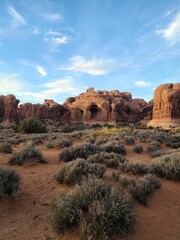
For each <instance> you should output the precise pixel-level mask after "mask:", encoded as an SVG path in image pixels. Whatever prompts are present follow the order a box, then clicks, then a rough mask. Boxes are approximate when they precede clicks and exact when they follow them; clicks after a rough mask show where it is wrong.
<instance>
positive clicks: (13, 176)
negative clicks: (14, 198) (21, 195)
mask: <svg viewBox="0 0 180 240" xmlns="http://www.w3.org/2000/svg"><path fill="white" fill-rule="evenodd" d="M20 183H21V177H20V175H19V174H18V173H17V172H16V171H15V170H13V169H10V168H3V167H0V196H3V195H5V194H8V195H12V194H14V193H15V192H16V191H17V190H18V189H19V187H20Z"/></svg>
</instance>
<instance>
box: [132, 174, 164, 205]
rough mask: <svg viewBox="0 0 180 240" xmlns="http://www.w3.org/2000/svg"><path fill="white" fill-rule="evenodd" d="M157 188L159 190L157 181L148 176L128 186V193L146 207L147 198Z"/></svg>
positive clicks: (153, 177) (159, 186) (159, 184)
mask: <svg viewBox="0 0 180 240" xmlns="http://www.w3.org/2000/svg"><path fill="white" fill-rule="evenodd" d="M159 188H161V183H160V181H159V179H158V178H156V177H155V176H153V175H150V174H148V175H145V176H144V177H142V178H141V179H138V180H136V181H134V182H133V183H132V184H130V186H129V192H130V194H131V195H132V196H133V198H134V199H135V200H137V201H138V202H140V203H142V204H143V205H145V206H146V205H147V203H148V200H149V198H150V197H151V196H152V194H153V193H154V192H155V191H156V190H157V189H159Z"/></svg>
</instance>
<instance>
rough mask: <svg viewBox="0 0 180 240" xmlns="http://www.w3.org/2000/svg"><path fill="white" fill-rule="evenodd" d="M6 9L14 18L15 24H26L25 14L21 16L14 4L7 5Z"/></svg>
mask: <svg viewBox="0 0 180 240" xmlns="http://www.w3.org/2000/svg"><path fill="white" fill-rule="evenodd" d="M6 10H7V12H8V13H9V14H10V15H11V17H12V18H13V22H14V24H17V25H25V24H26V23H27V22H26V20H25V18H24V17H23V16H21V15H20V13H18V12H17V10H16V9H15V8H14V7H13V6H11V5H7V9H6Z"/></svg>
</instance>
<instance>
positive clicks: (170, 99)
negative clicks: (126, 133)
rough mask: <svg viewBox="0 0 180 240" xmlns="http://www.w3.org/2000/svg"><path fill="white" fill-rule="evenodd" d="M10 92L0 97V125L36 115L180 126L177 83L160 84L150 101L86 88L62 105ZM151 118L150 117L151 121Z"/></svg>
mask: <svg viewBox="0 0 180 240" xmlns="http://www.w3.org/2000/svg"><path fill="white" fill-rule="evenodd" d="M18 103H19V100H17V99H16V98H15V96H13V95H7V96H0V118H1V120H2V119H3V122H2V123H1V125H3V126H12V125H15V123H16V120H17V119H23V118H25V117H31V116H33V117H37V118H40V119H52V120H57V121H71V122H84V123H99V124H105V123H108V124H116V123H136V122H139V121H143V122H144V123H147V122H149V125H151V126H163V127H168V126H170V125H171V126H179V125H180V84H179V83H178V84H172V83H170V84H163V85H161V86H159V87H158V88H157V89H156V90H155V93H154V100H153V101H150V102H148V103H147V102H146V101H144V100H143V99H140V98H135V99H133V98H132V95H131V93H128V92H120V91H118V90H115V91H94V89H93V88H89V89H87V91H86V92H85V93H81V94H80V95H79V96H77V97H71V98H67V99H66V101H65V103H64V104H59V103H57V102H54V101H53V100H52V99H45V101H44V103H43V104H32V103H25V104H21V105H20V106H19V108H18ZM151 119H152V120H151Z"/></svg>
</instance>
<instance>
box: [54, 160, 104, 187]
mask: <svg viewBox="0 0 180 240" xmlns="http://www.w3.org/2000/svg"><path fill="white" fill-rule="evenodd" d="M105 171H106V168H105V167H104V166H101V165H99V164H91V163H88V162H87V161H86V160H85V159H76V160H74V161H72V162H69V163H67V165H66V166H65V167H63V168H62V169H61V170H60V171H59V173H58V174H56V175H55V179H56V180H57V181H58V182H59V183H67V184H76V183H80V182H81V181H82V179H83V178H84V177H88V176H89V175H94V176H96V177H97V178H101V177H102V176H103V175H104V173H105Z"/></svg>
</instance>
